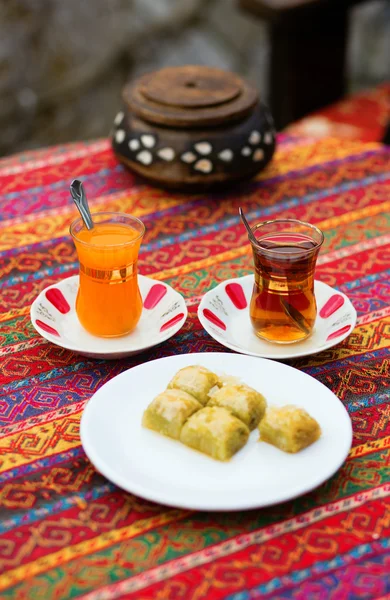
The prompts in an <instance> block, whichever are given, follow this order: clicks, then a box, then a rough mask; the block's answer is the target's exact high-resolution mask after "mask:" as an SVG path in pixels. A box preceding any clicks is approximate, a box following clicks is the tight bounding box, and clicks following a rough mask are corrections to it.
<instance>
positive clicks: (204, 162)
mask: <svg viewBox="0 0 390 600" xmlns="http://www.w3.org/2000/svg"><path fill="white" fill-rule="evenodd" d="M194 169H195V171H200V172H201V173H206V174H207V173H211V171H212V170H213V163H212V162H211V160H208V159H207V158H202V159H201V160H198V161H197V162H196V163H195V165H194Z"/></svg>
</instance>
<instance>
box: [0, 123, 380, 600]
mask: <svg viewBox="0 0 390 600" xmlns="http://www.w3.org/2000/svg"><path fill="white" fill-rule="evenodd" d="M76 176H77V177H79V178H81V179H82V180H83V181H84V183H85V187H86V190H87V193H88V196H89V198H90V202H91V205H92V209H94V210H98V209H105V210H118V211H126V212H129V213H132V214H134V215H137V216H139V217H141V218H142V220H143V221H144V222H145V224H146V227H147V234H146V237H145V241H144V244H143V247H142V252H141V256H140V271H141V273H143V274H144V275H149V276H152V277H154V278H156V279H158V280H164V281H166V282H168V283H169V284H170V285H172V286H173V287H174V288H175V289H176V290H178V291H179V292H181V293H182V294H183V295H184V296H185V298H186V302H187V305H188V309H189V316H188V320H187V322H186V324H185V325H184V327H183V329H182V330H181V331H180V333H179V334H178V335H177V336H176V337H174V338H172V339H171V340H169V341H168V342H166V343H164V344H163V345H161V346H160V347H158V348H155V349H152V350H150V351H147V352H145V353H143V354H141V355H138V356H135V357H132V358H128V359H123V360H120V361H113V362H106V361H103V360H92V359H87V358H83V357H81V356H78V355H76V354H73V353H72V352H69V351H67V350H63V349H61V348H59V347H56V346H54V345H51V344H50V343H48V342H47V341H45V340H44V339H42V338H41V337H39V336H38V334H37V333H36V332H35V330H34V329H33V327H32V325H31V323H30V317H29V309H30V304H31V302H32V301H33V299H34V298H35V297H36V295H37V294H38V293H39V292H40V290H42V289H43V288H44V287H46V286H47V285H49V284H52V283H55V282H57V281H58V280H60V279H61V278H64V277H67V276H69V275H73V274H76V273H77V268H78V265H77V258H76V252H75V249H74V246H73V244H72V241H71V239H70V236H69V234H68V227H69V223H70V221H71V220H72V218H73V217H74V216H75V209H74V207H73V205H72V202H71V200H70V197H69V183H70V181H71V179H72V178H74V177H76ZM239 205H241V206H243V208H244V209H245V211H246V213H247V215H248V217H249V219H250V220H251V221H254V220H256V219H258V220H261V219H264V218H268V217H276V216H284V217H298V218H300V219H303V220H306V221H310V222H312V223H315V224H316V225H318V226H319V227H320V228H321V229H322V230H323V231H324V233H325V237H326V241H325V244H324V247H323V250H322V252H321V255H320V258H319V262H318V270H317V278H318V279H320V280H322V281H324V282H326V283H328V284H330V285H332V286H336V287H337V288H338V289H340V290H342V291H343V292H345V293H346V294H348V296H349V297H350V298H351V300H352V302H353V304H354V306H355V307H356V309H357V311H358V323H357V326H356V328H355V330H354V331H353V333H352V334H351V336H350V337H349V338H348V339H347V340H345V341H344V342H343V343H341V344H340V345H338V346H336V347H334V348H332V349H330V350H327V351H324V352H322V353H320V354H318V355H315V356H312V357H310V358H304V359H299V360H294V361H290V362H291V364H292V365H293V366H295V367H297V368H299V369H302V370H303V371H305V372H306V373H309V374H310V375H311V376H313V377H316V378H317V379H318V380H319V381H321V382H322V383H324V384H325V385H326V386H328V387H329V388H330V389H332V390H333V391H334V392H335V393H336V394H337V395H338V397H339V398H340V399H341V400H342V402H343V403H344V404H345V406H346V407H347V409H348V411H349V413H350V415H351V418H352V422H353V429H354V439H353V448H352V450H351V453H350V455H349V457H348V459H347V461H346V463H345V464H344V465H343V466H342V468H341V469H340V470H339V472H338V473H337V474H336V475H335V476H334V477H332V479H330V480H329V481H328V482H326V483H325V484H324V485H322V486H321V487H320V488H318V489H317V490H315V491H314V492H312V493H310V494H307V495H306V496H304V497H302V498H298V499H296V500H294V501H291V502H288V503H285V504H283V505H280V506H275V507H273V508H267V509H264V510H253V511H248V512H239V513H214V514H213V513H194V512H189V511H184V510H179V509H171V508H167V507H164V506H159V505H156V504H153V503H150V502H146V501H144V500H142V499H141V498H137V497H135V496H132V495H130V494H127V493H124V492H122V491H121V490H120V489H118V488H116V487H115V486H114V485H112V484H111V483H110V482H108V481H107V480H106V479H104V478H103V477H102V476H100V475H99V474H98V473H97V472H96V471H95V470H94V468H93V467H92V466H91V464H90V463H89V462H88V460H87V459H86V456H85V454H84V452H83V450H82V448H81V446H80V438H79V422H80V415H81V413H82V410H83V407H84V405H85V403H86V402H87V400H88V399H89V398H90V397H91V395H92V394H93V393H94V392H95V391H96V390H97V389H98V388H99V387H100V386H101V385H102V384H103V383H104V382H106V381H107V380H109V379H110V378H111V377H113V376H114V375H117V374H118V373H120V372H122V371H124V370H125V369H128V368H130V367H132V366H134V365H137V364H139V363H140V362H143V361H148V360H151V359H153V358H156V357H161V356H167V355H171V354H177V353H185V352H199V351H221V350H223V348H222V347H221V346H220V345H219V344H218V343H217V342H215V341H213V340H212V339H211V338H210V337H209V336H208V334H206V332H205V331H204V330H203V329H202V327H201V326H200V324H199V322H198V320H197V316H196V309H197V305H198V303H199V299H200V298H201V296H202V294H204V293H205V292H206V291H207V290H209V289H210V288H212V287H213V286H214V285H216V283H218V282H221V281H223V280H224V279H226V278H229V277H233V276H234V277H235V276H241V275H245V274H248V273H249V272H251V256H250V248H249V244H248V242H247V237H246V233H245V231H244V229H243V227H242V225H241V224H240V221H239V217H238V207H239ZM0 206H1V214H0V219H1V222H0V282H1V299H0V385H1V389H0V507H1V508H0V597H1V598H2V599H11V598H12V599H15V600H16V599H22V598H23V599H26V600H35V599H42V600H51V599H70V598H82V599H83V600H111V599H113V598H137V599H140V598H141V599H145V600H146V599H156V600H163V599H169V600H175V599H181V600H192V599H193V600H201V599H203V598H212V599H214V598H215V599H219V598H228V599H229V600H249V599H251V598H252V599H254V598H262V599H272V600H275V599H285V598H299V599H301V600H302V599H304V600H306V599H309V600H311V599H313V600H317V599H318V600H336V599H337V600H345V599H348V600H350V599H355V598H356V599H359V600H362V599H363V600H364V599H372V598H376V599H380V598H382V599H383V598H387V597H389V594H390V577H389V574H390V552H389V547H390V511H389V496H390V481H389V479H390V478H389V464H390V463H389V452H388V448H389V446H390V422H389V416H390V402H389V389H390V383H389V376H390V361H389V357H390V355H389V345H390V307H389V296H390V282H389V273H390V230H389V220H390V219H389V214H390V212H389V209H390V151H389V149H388V148H386V147H382V146H380V145H379V144H376V143H368V144H363V143H361V142H357V141H348V140H343V141H340V140H337V139H330V138H326V139H322V140H317V139H310V138H298V137H289V136H288V135H285V136H284V137H281V138H280V139H279V146H278V151H277V153H276V155H275V158H274V160H273V161H272V163H271V164H270V165H269V167H268V168H267V170H266V172H264V173H263V174H262V175H261V176H260V177H259V178H258V179H257V180H256V181H254V182H251V183H249V184H247V185H243V186H242V187H241V188H240V189H239V190H234V191H232V192H231V193H230V194H216V193H213V194H208V195H203V194H198V195H193V196H185V195H182V194H177V193H176V194H174V193H168V192H164V191H161V190H157V189H154V188H152V187H149V186H147V185H146V184H145V183H144V182H142V181H140V180H138V179H135V178H134V177H133V176H132V175H131V174H130V173H128V172H127V171H125V169H124V168H123V167H122V166H121V165H119V164H118V162H117V161H116V159H115V158H114V156H113V154H112V152H111V149H110V145H109V142H108V141H107V140H101V141H97V142H94V143H89V144H74V145H70V146H66V147H57V148H51V149H48V150H42V151H38V152H34V153H27V154H25V155H19V156H16V157H11V158H6V159H3V160H2V161H0Z"/></svg>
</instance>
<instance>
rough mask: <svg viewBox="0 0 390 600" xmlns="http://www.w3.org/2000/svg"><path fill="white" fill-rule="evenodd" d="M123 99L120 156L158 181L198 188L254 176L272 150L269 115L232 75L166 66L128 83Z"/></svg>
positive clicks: (117, 130)
mask: <svg viewBox="0 0 390 600" xmlns="http://www.w3.org/2000/svg"><path fill="white" fill-rule="evenodd" d="M123 100H124V108H123V110H122V111H121V112H119V113H118V114H117V115H116V117H115V120H114V129H113V134H112V145H113V149H114V152H115V154H116V155H117V157H118V158H119V160H120V161H121V162H122V163H124V164H125V165H126V166H127V167H128V168H129V169H131V170H132V171H133V172H135V173H137V174H139V175H142V176H143V177H145V178H146V179H148V180H149V181H150V182H151V183H153V184H157V185H160V186H163V187H167V188H180V189H187V190H188V191H193V190H199V189H207V188H211V187H218V186H222V185H226V184H227V183H229V182H232V181H237V180H245V179H250V178H251V177H253V176H254V175H256V173H258V172H259V171H261V170H262V169H263V168H264V167H265V165H266V164H267V163H268V162H269V161H270V160H271V158H272V155H273V153H274V150H275V131H274V127H273V121H272V117H271V114H270V112H269V110H268V109H267V108H266V107H265V106H264V104H262V103H261V102H260V101H259V96H258V93H257V91H256V90H255V88H253V87H252V86H251V85H250V84H249V83H248V82H246V81H245V80H243V79H242V78H240V77H238V76H237V75H235V74H233V73H229V72H226V71H222V70H220V69H216V68H212V67H204V66H193V65H187V66H181V67H167V68H164V69H161V70H160V71H156V72H154V73H148V74H146V75H143V76H142V77H140V78H139V79H137V80H136V81H134V82H133V83H130V84H128V85H127V86H125V88H124V90H123Z"/></svg>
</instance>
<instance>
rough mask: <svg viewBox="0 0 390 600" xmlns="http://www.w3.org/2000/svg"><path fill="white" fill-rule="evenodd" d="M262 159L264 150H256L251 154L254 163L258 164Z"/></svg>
mask: <svg viewBox="0 0 390 600" xmlns="http://www.w3.org/2000/svg"><path fill="white" fill-rule="evenodd" d="M263 158H264V150H263V148H257V150H255V151H254V153H253V160H254V161H255V162H258V161H260V160H263Z"/></svg>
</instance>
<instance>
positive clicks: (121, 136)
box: [115, 129, 126, 144]
mask: <svg viewBox="0 0 390 600" xmlns="http://www.w3.org/2000/svg"><path fill="white" fill-rule="evenodd" d="M125 137H126V133H125V132H124V130H123V129H118V131H117V132H116V133H115V141H116V143H117V144H122V142H123V141H124V139H125Z"/></svg>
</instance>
